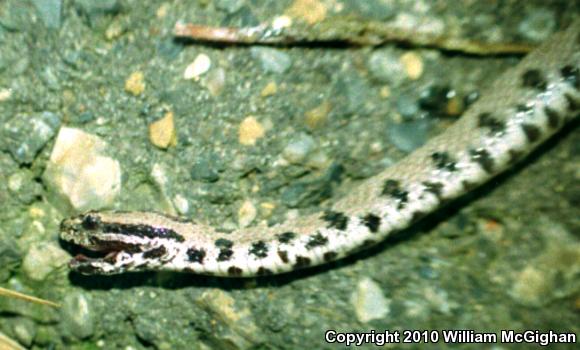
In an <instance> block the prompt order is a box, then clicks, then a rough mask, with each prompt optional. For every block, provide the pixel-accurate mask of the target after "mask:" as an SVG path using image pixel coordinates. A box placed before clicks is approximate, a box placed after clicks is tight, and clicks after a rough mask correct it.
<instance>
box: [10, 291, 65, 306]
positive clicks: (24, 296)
mask: <svg viewBox="0 0 580 350" xmlns="http://www.w3.org/2000/svg"><path fill="white" fill-rule="evenodd" d="M0 296H5V297H9V298H15V299H20V300H25V301H29V302H31V303H35V304H40V305H48V306H52V307H60V304H57V303H55V302H52V301H50V300H45V299H40V298H37V297H33V296H31V295H27V294H23V293H19V292H15V291H13V290H10V289H6V288H2V287H0Z"/></svg>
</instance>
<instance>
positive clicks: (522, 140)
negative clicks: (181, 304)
mask: <svg viewBox="0 0 580 350" xmlns="http://www.w3.org/2000/svg"><path fill="white" fill-rule="evenodd" d="M579 72H580V20H575V21H574V22H573V23H571V25H570V26H569V27H568V29H566V30H564V31H560V32H557V33H555V34H553V35H552V36H550V37H549V38H548V39H547V40H545V41H544V42H543V43H542V44H541V45H539V46H538V47H537V48H536V49H535V50H533V51H532V52H530V53H529V54H528V55H526V56H525V57H524V58H523V59H522V60H521V61H520V62H519V63H518V64H516V65H515V66H513V67H512V68H509V69H507V70H506V71H505V72H504V73H503V74H501V75H500V76H499V77H498V78H497V79H496V80H495V81H494V82H493V83H491V85H490V86H489V88H488V89H486V90H485V91H484V92H483V93H482V94H481V97H480V98H479V99H478V100H477V101H476V102H475V103H473V104H472V105H470V106H469V108H468V109H467V110H466V111H465V113H464V114H463V116H461V117H460V118H459V119H458V120H457V121H456V122H455V123H453V124H452V125H451V126H449V127H448V128H447V129H446V130H445V131H444V132H443V133H441V134H439V135H437V136H435V137H433V138H431V139H430V140H429V141H428V142H427V143H426V144H424V145H423V146H421V147H420V148H417V149H416V150H414V151H413V152H411V153H410V154H409V155H407V156H406V157H404V158H403V159H402V160H401V161H399V162H398V163H396V164H394V165H392V166H390V167H387V168H386V169H384V170H382V171H381V172H379V173H378V174H376V175H374V176H372V177H370V178H368V179H366V180H364V181H362V182H361V183H360V184H358V186H356V187H355V188H353V189H352V190H350V191H348V193H347V194H345V195H344V196H343V197H342V198H340V199H338V200H337V201H336V202H334V203H333V204H332V205H329V206H328V207H327V208H324V209H321V211H320V212H317V213H314V214H308V215H303V216H297V217H294V218H292V219H288V220H286V221H284V222H281V223H278V224H274V225H271V226H267V225H261V226H255V227H242V228H239V229H236V230H234V231H232V232H223V231H220V230H218V229H216V228H214V227H212V226H210V225H208V224H205V223H200V222H195V221H192V220H188V219H184V218H181V217H173V216H170V215H165V214H161V213H156V212H144V211H125V212H123V211H89V212H86V213H83V214H80V215H76V216H73V217H70V218H66V219H64V220H63V221H62V222H61V224H60V238H61V240H63V241H65V242H68V243H69V244H72V245H73V246H80V247H82V248H83V249H84V250H90V251H93V254H89V253H88V252H86V254H87V255H89V256H87V255H85V254H78V255H77V256H75V257H74V258H72V260H71V261H70V263H69V266H70V268H71V269H72V270H73V271H76V272H78V273H81V274H86V275H95V274H101V275H111V274H119V273H124V272H129V271H161V270H166V271H179V272H191V273H195V274H201V275H212V276H220V277H254V276H263V275H272V274H280V273H285V272H290V271H293V270H296V269H302V268H308V267H312V266H317V265H321V264H325V263H328V262H331V261H334V260H337V259H341V258H344V257H346V256H348V255H351V254H353V253H354V252H358V251H360V250H362V249H365V248H367V247H370V246H373V245H375V244H377V243H378V242H381V241H382V240H384V239H385V238H386V237H387V236H390V235H392V234H393V233H395V232H400V231H401V230H403V229H406V228H408V227H409V226H410V225H413V224H414V223H416V222H417V221H418V220H420V219H421V218H423V217H424V216H425V215H427V214H430V213H432V212H434V211H436V210H438V209H440V208H441V207H443V206H445V205H446V204H447V203H449V202H450V201H451V200H454V199H456V198H457V197H460V196H462V195H465V194H466V193H468V192H471V191H473V190H474V189H475V188H477V187H478V186H480V185H482V184H483V183H485V182H487V181H488V180H490V179H491V178H493V177H495V176H497V175H498V174H500V173H502V172H503V171H505V170H506V169H508V168H510V167H512V166H513V165H514V164H516V163H517V162H519V161H521V160H522V159H523V158H525V157H526V156H527V155H528V154H529V153H530V152H531V151H532V150H534V149H535V148H537V147H538V146H539V145H540V144H542V143H543V142H544V141H546V140H547V139H548V138H550V137H552V136H553V135H555V134H556V133H557V132H558V131H560V130H561V129H563V128H564V127H565V126H566V125H570V122H571V121H573V120H574V119H576V118H577V117H578V114H579V111H580V73H579Z"/></svg>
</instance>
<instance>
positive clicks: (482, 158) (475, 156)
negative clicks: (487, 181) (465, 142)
mask: <svg viewBox="0 0 580 350" xmlns="http://www.w3.org/2000/svg"><path fill="white" fill-rule="evenodd" d="M469 156H470V157H471V160H472V161H474V162H476V163H477V164H479V165H480V166H481V168H482V169H483V170H484V171H485V172H486V173H488V174H491V173H492V172H493V167H494V163H495V162H494V160H493V158H492V157H491V154H490V153H489V152H488V151H487V150H486V149H483V148H478V149H472V150H469Z"/></svg>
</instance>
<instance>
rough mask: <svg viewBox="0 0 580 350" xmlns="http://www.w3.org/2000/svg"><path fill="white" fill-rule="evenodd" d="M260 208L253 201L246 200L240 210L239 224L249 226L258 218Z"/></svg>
mask: <svg viewBox="0 0 580 350" xmlns="http://www.w3.org/2000/svg"><path fill="white" fill-rule="evenodd" d="M257 215H258V210H257V209H256V206H255V205H254V204H253V203H252V202H251V201H248V200H247V201H244V203H242V205H241V206H240V209H239V210H238V225H239V226H240V227H248V226H250V224H251V223H252V222H253V221H254V220H255V219H256V216H257Z"/></svg>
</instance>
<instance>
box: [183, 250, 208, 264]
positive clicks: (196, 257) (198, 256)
mask: <svg viewBox="0 0 580 350" xmlns="http://www.w3.org/2000/svg"><path fill="white" fill-rule="evenodd" d="M186 254H187V259H188V260H189V261H191V262H196V263H200V264H203V259H204V258H205V250H204V249H195V248H189V249H188V250H187V252H186Z"/></svg>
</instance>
